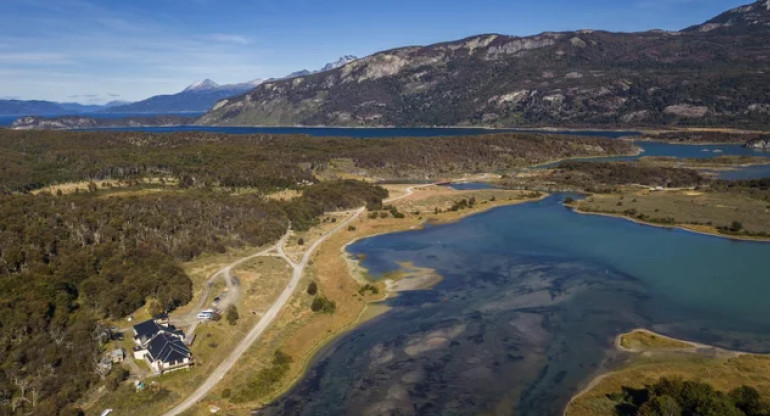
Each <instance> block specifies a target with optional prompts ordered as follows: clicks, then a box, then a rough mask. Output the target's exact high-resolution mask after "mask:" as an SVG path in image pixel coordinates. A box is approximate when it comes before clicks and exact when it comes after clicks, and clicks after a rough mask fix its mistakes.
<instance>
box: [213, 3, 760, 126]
mask: <svg viewBox="0 0 770 416" xmlns="http://www.w3.org/2000/svg"><path fill="white" fill-rule="evenodd" d="M765 1H768V0H763V1H761V2H757V3H754V4H751V5H748V6H744V8H739V9H736V10H733V11H730V12H727V13H726V14H725V15H724V16H722V17H719V18H716V19H713V21H711V22H710V23H708V26H703V27H697V28H690V29H688V30H685V31H682V32H666V31H650V32H643V33H609V32H602V31H591V30H581V31H577V32H565V33H543V34H540V35H537V36H531V37H514V36H505V35H500V34H486V35H479V36H474V37H471V38H467V39H462V40H458V41H454V42H446V43H441V44H436V45H430V46H425V47H407V48H400V49H393V50H389V51H383V52H380V53H376V54H374V55H371V56H368V57H365V58H362V59H358V60H355V61H352V62H348V63H346V64H344V65H342V66H341V67H339V68H336V69H333V70H330V71H326V72H322V73H316V74H310V75H307V76H302V77H298V78H293V79H290V80H274V81H270V82H266V83H264V84H262V85H260V86H258V87H257V88H256V89H254V90H252V91H249V92H248V93H245V94H243V95H240V96H236V97H230V98H228V99H227V100H223V101H220V102H218V103H217V104H216V105H215V106H214V107H213V109H212V110H211V111H209V113H207V114H206V115H204V116H203V117H202V118H201V119H200V120H199V122H200V123H201V124H210V125H340V126H391V125H401V126H437V125H444V126H456V125H466V126H467V125H484V126H490V127H515V126H538V125H554V124H558V125H562V126H587V125H613V126H623V125H634V126H647V125H649V126H657V125H682V126H688V125H727V126H739V127H741V128H752V127H753V128H758V127H770V118H768V117H767V114H768V113H767V111H766V110H767V109H768V108H770V82H768V81H769V80H770V79H769V78H768V77H769V76H770V75H769V74H770V55H768V54H767V43H768V41H769V40H770V26H769V25H768V23H770V11H768V10H767V7H765ZM758 22H759V23H758Z"/></svg>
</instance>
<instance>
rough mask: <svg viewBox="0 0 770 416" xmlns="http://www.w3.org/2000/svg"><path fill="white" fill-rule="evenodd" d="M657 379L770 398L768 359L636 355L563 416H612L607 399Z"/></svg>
mask: <svg viewBox="0 0 770 416" xmlns="http://www.w3.org/2000/svg"><path fill="white" fill-rule="evenodd" d="M661 377H682V378H684V379H686V380H696V381H701V382H705V383H708V384H711V385H712V386H714V388H716V389H717V390H720V391H729V390H732V389H734V388H736V387H740V386H743V385H747V386H752V387H754V388H756V389H757V390H758V391H759V392H760V394H762V395H763V396H764V397H768V396H770V357H767V356H758V355H741V356H734V357H730V358H725V357H719V358H710V357H706V356H702V355H698V354H686V353H661V354H655V355H651V356H650V355H642V354H638V355H636V356H634V357H633V358H632V360H631V361H630V363H628V364H627V365H625V366H624V367H622V368H620V369H618V370H617V371H614V372H612V373H610V374H608V375H606V376H604V377H602V378H600V379H598V380H596V381H595V385H593V386H590V388H589V390H588V391H587V392H585V393H584V394H582V395H580V396H578V397H577V398H576V399H574V400H573V401H572V402H571V403H570V404H569V405H568V406H567V409H566V411H565V415H566V416H615V414H616V413H615V405H616V404H617V403H616V402H613V401H612V400H610V399H609V398H608V397H607V396H608V395H609V394H611V393H618V392H620V391H621V389H622V388H623V387H630V388H636V389H639V388H643V387H644V386H645V385H649V384H652V383H655V382H656V381H658V380H659V379H660V378H661Z"/></svg>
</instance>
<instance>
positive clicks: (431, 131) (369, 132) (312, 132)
mask: <svg viewBox="0 0 770 416" xmlns="http://www.w3.org/2000/svg"><path fill="white" fill-rule="evenodd" d="M108 130H111V131H145V132H153V133H169V132H179V131H202V132H209V133H224V134H306V135H309V136H314V137H329V136H333V137H355V138H360V139H374V138H392V137H439V136H475V135H480V134H494V133H504V132H522V133H544V132H543V131H538V130H519V129H479V128H438V127H425V128H400V127H383V128H375V127H373V128H360V129H358V128H342V127H213V126H212V127H209V126H178V127H144V128H143V127H139V128H133V127H132V128H116V129H108ZM548 133H550V134H568V135H573V136H600V137H609V138H618V137H623V136H633V135H636V134H637V133H635V132H610V131H588V130H586V131H553V132H548Z"/></svg>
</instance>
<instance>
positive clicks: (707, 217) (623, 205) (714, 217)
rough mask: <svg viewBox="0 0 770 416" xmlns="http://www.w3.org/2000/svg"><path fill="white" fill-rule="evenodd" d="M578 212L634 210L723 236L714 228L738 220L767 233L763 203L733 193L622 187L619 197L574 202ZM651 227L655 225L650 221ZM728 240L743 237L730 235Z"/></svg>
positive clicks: (769, 211)
mask: <svg viewBox="0 0 770 416" xmlns="http://www.w3.org/2000/svg"><path fill="white" fill-rule="evenodd" d="M578 207H579V209H580V211H581V212H587V213H592V212H599V213H608V214H614V215H621V216H626V215H627V214H626V211H628V210H634V211H635V212H636V213H637V215H638V214H644V215H646V216H647V217H648V218H655V219H664V218H672V219H673V220H674V224H670V225H671V226H679V227H682V228H687V229H690V230H693V231H698V232H703V233H709V234H715V235H723V236H724V234H721V233H720V232H719V230H718V229H717V227H729V226H730V225H731V224H732V222H733V221H739V222H740V223H741V224H742V225H743V229H745V230H747V231H749V232H751V233H762V232H765V233H770V207H769V206H768V205H767V202H763V201H760V200H758V199H753V198H749V197H746V196H743V195H739V194H734V193H722V192H705V193H704V192H693V191H691V190H667V191H649V190H646V189H645V190H640V189H639V188H626V189H624V190H623V191H622V193H620V194H595V195H592V196H590V197H588V198H586V199H584V200H582V201H580V202H579V203H578ZM653 224H656V225H660V224H657V223H656V222H655V221H653ZM730 237H731V238H747V237H745V236H740V235H739V236H733V235H730Z"/></svg>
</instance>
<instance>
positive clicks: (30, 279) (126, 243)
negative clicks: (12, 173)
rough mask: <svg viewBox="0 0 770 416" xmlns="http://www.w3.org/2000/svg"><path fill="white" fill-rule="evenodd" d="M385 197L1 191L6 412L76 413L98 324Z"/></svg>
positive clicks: (349, 191) (366, 192)
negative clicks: (233, 258)
mask: <svg viewBox="0 0 770 416" xmlns="http://www.w3.org/2000/svg"><path fill="white" fill-rule="evenodd" d="M386 196H387V192H386V191H385V190H384V189H382V188H380V187H378V186H374V185H370V184H366V183H364V182H359V181H352V180H347V181H332V182H324V183H322V184H319V185H318V186H315V187H311V188H310V189H308V190H307V191H306V192H305V195H304V196H302V197H298V198H295V199H293V200H292V201H288V202H281V201H269V200H266V199H264V198H262V197H260V196H259V195H257V194H253V193H252V194H244V195H232V194H230V193H228V192H218V191H209V190H195V189H191V190H185V191H181V192H180V191H171V192H169V191H161V192H152V193H139V195H138V196H128V197H120V196H109V192H108V191H103V192H88V193H86V192H83V193H79V194H72V195H58V196H54V195H47V194H41V195H28V194H13V195H4V196H3V195H0V313H1V314H2V316H3V318H2V320H0V351H2V354H0V357H2V361H0V369H1V370H2V371H0V394H2V395H3V398H2V403H1V404H0V413H2V414H34V415H56V414H77V410H76V409H74V408H71V407H70V406H71V405H72V404H73V403H75V402H76V401H77V399H78V398H79V396H80V395H81V394H82V393H83V392H84V391H85V390H86V389H88V388H89V387H90V386H91V385H93V383H96V382H98V381H99V380H100V377H99V375H98V372H97V371H95V369H96V367H95V365H96V362H97V361H98V359H99V358H100V353H101V349H100V347H101V344H100V340H101V336H100V332H99V324H98V323H99V321H100V320H102V319H105V318H117V317H122V316H125V315H127V314H130V313H132V312H133V311H134V310H136V309H137V308H139V307H141V306H143V305H144V304H145V303H146V302H148V301H152V302H155V303H156V304H157V307H158V308H160V309H161V310H172V309H174V308H175V307H177V306H180V305H182V304H185V303H187V302H188V301H189V300H190V299H191V293H192V288H191V282H190V279H189V278H188V277H187V275H186V274H185V272H184V270H183V269H182V268H181V267H180V263H179V262H181V261H186V260H190V259H192V258H195V257H196V256H198V255H200V254H201V253H204V252H224V251H225V250H227V249H228V248H231V247H240V246H244V245H249V246H258V245H262V244H266V243H268V242H271V241H274V240H276V239H278V238H279V237H280V236H281V235H282V234H283V233H284V232H285V230H286V228H287V226H288V224H289V222H290V221H291V223H292V226H294V227H295V228H300V229H302V228H307V227H309V226H310V225H312V224H313V223H315V222H316V221H317V216H318V215H320V214H322V213H323V212H324V211H326V210H333V209H349V208H355V207H359V206H362V205H365V204H366V205H369V206H375V207H376V206H380V205H381V201H382V198H384V197H386Z"/></svg>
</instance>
